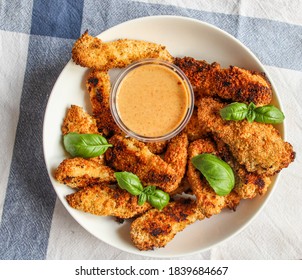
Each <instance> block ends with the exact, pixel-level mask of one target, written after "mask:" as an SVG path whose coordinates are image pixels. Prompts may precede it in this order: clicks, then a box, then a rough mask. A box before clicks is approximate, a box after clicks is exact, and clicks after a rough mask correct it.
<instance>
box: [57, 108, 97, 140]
mask: <svg viewBox="0 0 302 280" xmlns="http://www.w3.org/2000/svg"><path fill="white" fill-rule="evenodd" d="M61 129H62V133H63V135H65V134H67V133H70V132H77V133H98V128H97V126H96V120H95V119H94V118H93V117H92V116H90V115H89V114H88V113H86V112H85V111H84V110H83V108H82V107H79V106H76V105H71V106H70V108H69V109H68V110H67V113H66V116H65V118H64V121H63V125H62V128H61Z"/></svg>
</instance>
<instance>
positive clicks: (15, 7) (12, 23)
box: [0, 0, 33, 34]
mask: <svg viewBox="0 0 302 280" xmlns="http://www.w3.org/2000/svg"><path fill="white" fill-rule="evenodd" d="M32 5H33V0H27V1H24V0H13V1H11V0H6V1H5V0H0V29H1V30H6V31H12V32H19V33H26V34H29V32H30V26H31V12H32ZM16 18H17V20H16Z"/></svg>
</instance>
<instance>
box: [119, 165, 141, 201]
mask: <svg viewBox="0 0 302 280" xmlns="http://www.w3.org/2000/svg"><path fill="white" fill-rule="evenodd" d="M114 176H115V178H116V180H117V183H118V185H119V186H120V188H121V189H124V190H126V191H128V192H129V193H131V194H132V195H140V194H141V192H142V191H143V189H144V187H143V185H142V183H141V181H140V179H139V178H138V177H137V176H136V175H135V174H133V173H131V172H126V171H124V172H115V173H114Z"/></svg>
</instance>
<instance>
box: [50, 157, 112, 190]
mask: <svg viewBox="0 0 302 280" xmlns="http://www.w3.org/2000/svg"><path fill="white" fill-rule="evenodd" d="M55 178H56V180H58V182H60V183H62V184H65V185H68V186H69V187H71V188H83V187H86V186H91V185H93V184H98V183H113V182H116V179H115V177H114V171H113V170H112V169H111V168H110V167H108V166H105V165H104V160H103V158H102V157H101V158H97V157H96V158H90V159H84V158H79V157H76V158H69V159H65V160H63V161H62V162H61V163H60V165H59V166H58V168H57V169H56V171H55Z"/></svg>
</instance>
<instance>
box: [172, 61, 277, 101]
mask: <svg viewBox="0 0 302 280" xmlns="http://www.w3.org/2000/svg"><path fill="white" fill-rule="evenodd" d="M174 63H175V65H177V66H178V67H179V68H180V69H181V70H182V71H183V72H184V73H185V75H186V76H187V77H188V79H189V80H190V82H191V84H192V86H193V88H194V89H195V91H198V92H199V93H198V94H199V95H201V96H217V97H220V98H222V99H225V100H232V101H237V102H244V103H250V102H254V103H255V104H256V105H266V104H269V103H270V102H271V101H272V96H273V92H272V86H271V83H270V82H269V80H268V79H267V77H266V75H265V74H264V73H261V72H256V71H249V70H246V69H243V68H239V67H236V66H230V67H229V68H227V69H222V68H221V67H220V65H219V64H218V63H212V64H208V63H207V62H206V61H202V60H195V59H194V58H191V57H184V58H175V60H174Z"/></svg>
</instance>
